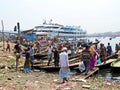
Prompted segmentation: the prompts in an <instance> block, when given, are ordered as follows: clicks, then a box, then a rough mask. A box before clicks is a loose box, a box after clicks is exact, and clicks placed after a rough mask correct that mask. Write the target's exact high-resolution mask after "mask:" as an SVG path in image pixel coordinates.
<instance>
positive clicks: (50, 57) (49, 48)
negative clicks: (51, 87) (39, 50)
mask: <svg viewBox="0 0 120 90" xmlns="http://www.w3.org/2000/svg"><path fill="white" fill-rule="evenodd" d="M52 49H53V47H52V46H51V45H49V47H48V48H47V51H48V63H47V66H49V64H50V61H52Z"/></svg>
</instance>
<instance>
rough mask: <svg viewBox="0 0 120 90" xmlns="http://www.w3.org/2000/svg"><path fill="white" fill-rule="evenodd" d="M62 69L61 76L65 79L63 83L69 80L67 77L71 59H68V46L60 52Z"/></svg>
mask: <svg viewBox="0 0 120 90" xmlns="http://www.w3.org/2000/svg"><path fill="white" fill-rule="evenodd" d="M59 62H60V71H59V76H60V78H61V79H63V83H65V82H66V81H68V80H67V77H68V75H69V72H70V69H69V60H68V53H67V48H65V47H64V48H63V49H62V52H61V53H60V60H59Z"/></svg>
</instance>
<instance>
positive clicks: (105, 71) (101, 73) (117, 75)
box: [97, 69, 120, 81]
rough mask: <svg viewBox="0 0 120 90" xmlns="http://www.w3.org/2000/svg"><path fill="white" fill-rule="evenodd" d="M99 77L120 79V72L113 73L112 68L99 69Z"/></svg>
mask: <svg viewBox="0 0 120 90" xmlns="http://www.w3.org/2000/svg"><path fill="white" fill-rule="evenodd" d="M97 77H100V78H104V79H105V80H115V81H120V73H113V72H112V70H111V69H103V70H99V72H98V74H97Z"/></svg>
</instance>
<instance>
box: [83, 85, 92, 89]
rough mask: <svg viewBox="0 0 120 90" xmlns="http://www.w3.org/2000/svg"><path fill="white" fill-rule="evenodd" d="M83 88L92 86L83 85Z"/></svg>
mask: <svg viewBox="0 0 120 90" xmlns="http://www.w3.org/2000/svg"><path fill="white" fill-rule="evenodd" d="M82 88H88V89H89V88H90V85H82Z"/></svg>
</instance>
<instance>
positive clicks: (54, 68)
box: [34, 63, 79, 72]
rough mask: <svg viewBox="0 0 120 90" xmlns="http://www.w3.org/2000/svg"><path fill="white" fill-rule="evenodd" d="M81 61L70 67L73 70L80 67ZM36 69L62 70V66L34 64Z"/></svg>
mask: <svg viewBox="0 0 120 90" xmlns="http://www.w3.org/2000/svg"><path fill="white" fill-rule="evenodd" d="M78 65H79V63H74V64H70V65H69V68H70V69H71V70H72V69H74V68H75V67H78ZM34 68H35V69H40V70H45V71H47V72H56V71H59V70H60V67H59V66H57V67H55V66H34Z"/></svg>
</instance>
